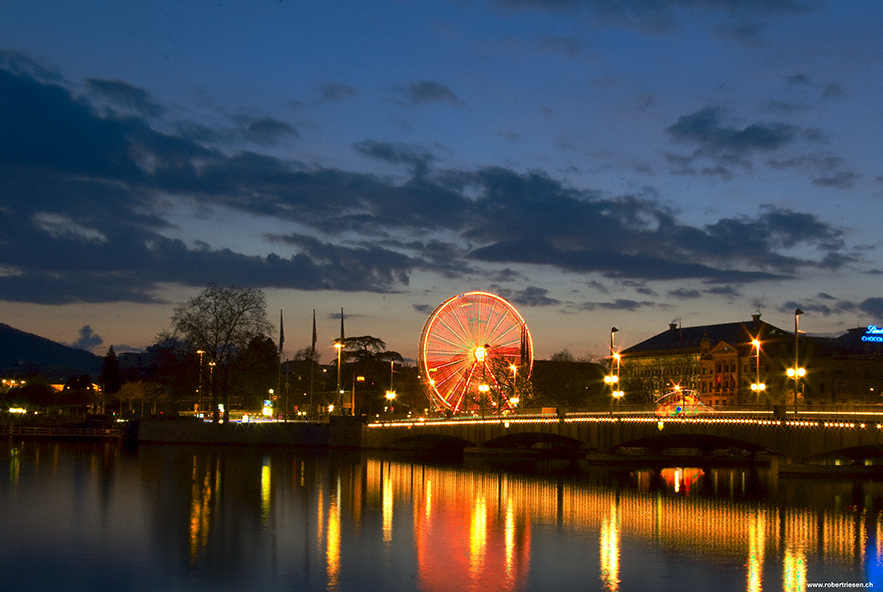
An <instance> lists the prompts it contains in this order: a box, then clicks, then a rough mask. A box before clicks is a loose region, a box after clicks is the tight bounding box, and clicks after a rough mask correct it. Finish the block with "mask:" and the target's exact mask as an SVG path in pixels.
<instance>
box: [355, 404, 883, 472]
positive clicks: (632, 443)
mask: <svg viewBox="0 0 883 592" xmlns="http://www.w3.org/2000/svg"><path fill="white" fill-rule="evenodd" d="M517 433H522V434H535V436H531V441H532V442H541V441H543V440H544V438H543V436H542V435H546V436H545V439H546V440H548V441H549V443H556V442H560V441H561V438H562V437H564V438H568V439H571V441H573V442H574V443H582V444H583V445H584V446H586V447H588V448H591V449H594V450H597V451H599V452H614V451H616V450H617V449H620V448H623V447H634V448H645V449H647V450H648V451H650V452H654V453H664V452H665V451H666V450H671V449H677V448H680V449H699V450H701V451H703V452H704V453H710V452H712V451H714V450H719V449H742V450H747V451H749V452H756V451H768V452H771V453H774V454H778V455H783V456H784V457H787V458H788V459H790V460H792V461H805V460H811V459H813V458H825V457H828V458H839V459H840V460H841V462H844V463H845V464H849V463H850V462H857V463H859V464H861V462H862V461H864V460H865V459H870V458H877V457H880V458H881V459H883V413H881V414H873V413H866V414H846V413H840V414H832V413H826V414H821V413H816V414H813V413H802V414H800V415H797V416H794V415H789V416H786V417H784V418H778V419H777V418H776V417H774V416H773V414H772V413H745V414H736V413H734V414H729V415H728V414H723V413H717V414H713V415H707V416H697V417H675V418H672V417H664V418H662V417H657V416H655V415H652V414H648V413H634V414H611V413H594V414H592V413H572V414H565V415H561V416H557V415H532V416H520V415H519V416H506V417H498V416H495V417H485V418H479V417H470V418H452V419H443V420H429V419H427V420H408V421H388V422H377V423H370V424H368V425H366V426H365V427H364V428H363V429H362V437H361V441H362V447H363V448H374V449H395V448H420V447H421V446H425V447H429V446H431V445H434V444H435V445H437V444H438V443H439V442H440V441H442V440H447V441H449V442H450V443H451V444H452V445H456V443H457V442H460V443H461V444H460V446H461V448H462V446H466V445H469V446H480V445H485V444H487V443H488V442H492V441H494V440H495V439H497V440H496V442H502V440H500V438H501V437H502V436H505V435H507V434H517ZM881 462H883V460H881Z"/></svg>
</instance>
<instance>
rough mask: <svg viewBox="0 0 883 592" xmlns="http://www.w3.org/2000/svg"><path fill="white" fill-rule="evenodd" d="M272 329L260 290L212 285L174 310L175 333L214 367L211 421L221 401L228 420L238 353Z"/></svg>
mask: <svg viewBox="0 0 883 592" xmlns="http://www.w3.org/2000/svg"><path fill="white" fill-rule="evenodd" d="M272 329H273V325H272V324H271V323H270V321H269V319H268V318H267V301H266V298H265V296H264V293H263V291H261V290H258V289H249V288H236V287H230V288H221V287H219V286H216V285H215V284H211V285H209V286H208V287H207V288H206V289H205V290H203V291H202V292H201V293H200V294H199V295H198V296H196V297H194V298H191V299H190V300H188V301H187V302H186V303H185V304H182V305H181V306H178V307H177V308H175V313H174V314H173V315H172V330H173V331H174V332H175V334H177V335H180V336H182V337H183V338H184V339H186V340H187V341H188V342H189V343H190V344H191V345H192V346H193V347H194V348H195V349H196V350H201V351H203V352H204V355H205V357H206V358H205V359H206V360H207V362H208V363H209V364H210V365H211V366H210V371H209V380H210V387H211V390H212V417H213V418H214V419H215V420H216V421H217V419H218V415H219V414H218V400H219V398H220V399H221V400H223V401H224V420H225V421H226V420H228V419H229V415H230V404H229V403H230V401H229V397H230V387H231V381H230V370H231V367H232V365H233V361H234V359H235V358H236V355H237V353H239V352H242V351H245V349H246V348H247V347H248V344H249V342H250V341H251V340H252V339H253V338H255V337H262V336H266V335H269V334H270V332H271V331H272ZM200 371H202V369H200Z"/></svg>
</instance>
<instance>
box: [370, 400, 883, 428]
mask: <svg viewBox="0 0 883 592" xmlns="http://www.w3.org/2000/svg"><path fill="white" fill-rule="evenodd" d="M794 412H795V409H794V406H793V405H738V406H736V405H731V406H726V407H723V406H722V407H714V408H709V410H708V411H707V412H704V413H703V414H702V415H703V416H708V415H716V416H721V417H745V418H763V419H773V418H775V419H777V420H778V419H791V418H794V417H795V416H794ZM655 415H656V407H655V406H654V405H652V404H638V405H614V406H610V405H596V406H592V407H581V408H563V407H553V408H543V409H532V408H526V409H519V410H518V411H517V413H515V414H509V415H493V414H490V413H485V414H484V415H482V414H480V413H475V414H471V415H470V414H458V415H452V416H444V415H432V416H428V417H398V416H386V417H381V418H378V419H377V420H376V421H371V422H369V423H372V424H384V423H399V422H408V423H410V422H425V423H428V424H432V423H438V422H474V421H481V420H485V421H505V420H507V419H508V420H527V419H537V420H541V419H544V420H550V421H551V420H554V419H566V418H577V417H591V416H614V417H616V416H620V417H628V416H655ZM797 417H799V418H804V419H818V420H825V419H834V420H837V419H840V420H850V419H853V420H858V419H861V418H867V419H874V420H880V421H883V405H800V406H798V407H797Z"/></svg>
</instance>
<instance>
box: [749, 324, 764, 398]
mask: <svg viewBox="0 0 883 592" xmlns="http://www.w3.org/2000/svg"><path fill="white" fill-rule="evenodd" d="M751 345H752V346H753V347H754V350H755V353H754V360H755V365H754V369H755V370H754V383H753V384H752V385H751V390H752V391H754V394H755V401H754V402H755V403H760V393H762V392H763V391H765V390H766V385H765V384H764V383H762V382H761V381H760V340H759V339H752V340H751Z"/></svg>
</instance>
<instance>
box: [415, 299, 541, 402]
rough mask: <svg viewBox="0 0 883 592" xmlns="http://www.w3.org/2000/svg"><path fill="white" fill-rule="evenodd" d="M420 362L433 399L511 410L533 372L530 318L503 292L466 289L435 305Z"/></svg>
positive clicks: (421, 370)
mask: <svg viewBox="0 0 883 592" xmlns="http://www.w3.org/2000/svg"><path fill="white" fill-rule="evenodd" d="M418 358H419V359H418V364H419V367H420V374H421V377H422V380H423V386H424V388H425V389H426V392H427V395H428V396H429V398H430V400H431V401H433V402H434V403H435V404H436V405H438V406H439V407H441V408H442V409H446V410H451V411H453V412H454V413H459V412H470V411H477V410H479V409H481V410H484V409H487V410H488V411H491V412H494V411H496V412H502V411H507V410H511V409H512V408H513V407H514V405H515V404H516V403H517V402H518V400H517V398H516V397H518V392H519V389H518V385H521V384H524V383H525V382H526V381H527V379H528V378H529V377H530V371H531V368H532V367H533V342H532V341H531V337H530V332H529V331H528V329H527V323H525V322H524V319H523V318H522V316H521V315H520V314H519V313H518V311H517V310H515V307H513V306H512V305H511V304H509V303H508V302H507V301H506V300H504V299H503V298H500V297H499V296H496V295H494V294H489V293H487V292H467V293H465V294H460V295H459V296H454V297H453V298H450V299H449V300H446V301H445V302H443V303H442V304H441V305H440V306H439V307H438V308H436V309H435V311H433V313H432V314H431V315H430V317H429V319H428V320H427V321H426V325H424V327H423V333H422V334H421V336H420V350H419V352H418Z"/></svg>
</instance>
